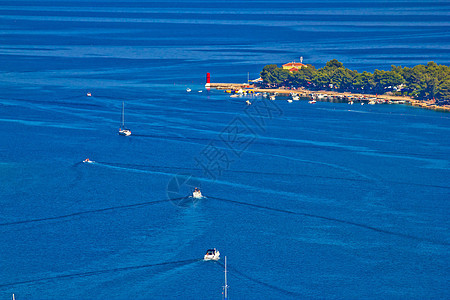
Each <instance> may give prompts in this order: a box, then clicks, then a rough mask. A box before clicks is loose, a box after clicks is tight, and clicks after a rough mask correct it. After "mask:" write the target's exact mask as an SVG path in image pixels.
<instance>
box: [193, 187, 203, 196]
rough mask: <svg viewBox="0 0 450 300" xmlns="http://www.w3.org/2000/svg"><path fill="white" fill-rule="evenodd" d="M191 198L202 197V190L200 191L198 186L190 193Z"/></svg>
mask: <svg viewBox="0 0 450 300" xmlns="http://www.w3.org/2000/svg"><path fill="white" fill-rule="evenodd" d="M192 198H195V199H201V198H203V195H202V192H201V191H200V189H199V188H195V189H194V192H193V193H192Z"/></svg>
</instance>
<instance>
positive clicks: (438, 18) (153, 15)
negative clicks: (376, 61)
mask: <svg viewBox="0 0 450 300" xmlns="http://www.w3.org/2000/svg"><path fill="white" fill-rule="evenodd" d="M330 8H331V7H330ZM226 9H230V7H226ZM0 14H2V15H9V16H46V17H80V18H86V17H95V18H105V19H106V20H108V19H114V18H123V17H124V15H126V18H129V19H141V20H146V19H148V20H158V19H169V20H184V19H186V17H188V19H196V20H199V21H200V22H201V21H202V20H215V21H220V20H235V21H240V20H245V21H254V20H267V17H268V14H266V13H263V12H261V13H247V14H235V13H210V12H193V13H192V12H191V13H188V14H186V13H171V12H166V11H165V12H158V11H156V12H114V11H112V12H103V11H89V10H84V11H58V10H47V11H46V10H45V9H43V10H41V9H39V10H38V11H33V10H20V9H14V10H7V9H0ZM269 15H270V21H272V22H273V21H288V20H295V21H317V20H320V21H321V22H324V23H326V22H331V21H332V22H348V21H351V22H354V23H358V22H363V23H371V22H375V21H376V22H387V23H389V22H411V21H412V20H413V21H414V22H428V21H432V22H445V21H447V18H446V16H445V15H439V14H436V15H432V14H419V13H417V12H411V13H409V14H405V15H403V14H392V15H389V14H381V15H380V14H378V15H370V14H365V15H361V14H352V13H350V12H347V13H343V14H340V12H339V10H336V13H335V14H321V13H314V14H312V13H308V12H303V11H301V10H295V11H292V12H290V13H276V14H269ZM111 21H112V20H111Z"/></svg>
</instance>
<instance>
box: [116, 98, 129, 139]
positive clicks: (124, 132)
mask: <svg viewBox="0 0 450 300" xmlns="http://www.w3.org/2000/svg"><path fill="white" fill-rule="evenodd" d="M122 127H123V129H122V128H119V135H123V136H130V135H131V130H129V129H126V128H125V104H124V102H122Z"/></svg>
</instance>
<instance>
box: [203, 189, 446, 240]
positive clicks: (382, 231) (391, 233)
mask: <svg viewBox="0 0 450 300" xmlns="http://www.w3.org/2000/svg"><path fill="white" fill-rule="evenodd" d="M208 199H214V200H218V201H222V202H228V203H232V204H237V205H242V206H247V207H254V208H259V209H262V210H269V211H274V212H279V213H284V214H290V215H296V216H303V217H308V218H314V219H320V220H326V221H332V222H336V223H341V224H346V225H351V226H356V227H360V228H364V229H368V230H371V231H375V232H379V233H384V234H389V235H393V236H398V237H402V238H407V239H411V240H416V241H421V242H429V243H432V244H437V245H442V246H450V243H449V242H446V241H437V240H433V239H429V238H424V237H417V236H413V235H410V234H406V233H401V232H395V231H389V230H386V229H382V228H378V227H374V226H370V225H366V224H362V223H356V222H352V221H347V220H342V219H337V218H332V217H326V216H321V215H315V214H309V213H303V212H295V211H292V210H287V209H280V208H275V207H269V206H263V205H258V204H253V203H247V202H242V201H237V200H230V199H224V198H218V197H213V196H209V195H208Z"/></svg>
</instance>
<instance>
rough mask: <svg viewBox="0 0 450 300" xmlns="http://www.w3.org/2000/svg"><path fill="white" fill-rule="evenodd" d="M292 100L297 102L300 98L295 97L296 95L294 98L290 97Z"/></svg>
mask: <svg viewBox="0 0 450 300" xmlns="http://www.w3.org/2000/svg"><path fill="white" fill-rule="evenodd" d="M292 100H295V101H298V100H300V97H299V96H297V95H295V96H292Z"/></svg>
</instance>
